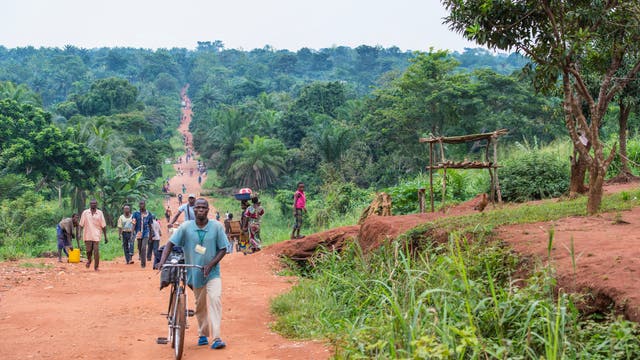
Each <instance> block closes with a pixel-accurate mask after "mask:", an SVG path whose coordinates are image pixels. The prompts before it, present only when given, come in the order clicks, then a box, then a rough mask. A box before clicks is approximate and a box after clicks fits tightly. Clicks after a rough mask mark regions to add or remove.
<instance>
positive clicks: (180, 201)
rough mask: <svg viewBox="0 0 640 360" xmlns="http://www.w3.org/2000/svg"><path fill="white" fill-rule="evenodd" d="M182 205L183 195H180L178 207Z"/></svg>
mask: <svg viewBox="0 0 640 360" xmlns="http://www.w3.org/2000/svg"><path fill="white" fill-rule="evenodd" d="M180 205H182V194H181V193H178V206H180Z"/></svg>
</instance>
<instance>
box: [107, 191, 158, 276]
mask: <svg viewBox="0 0 640 360" xmlns="http://www.w3.org/2000/svg"><path fill="white" fill-rule="evenodd" d="M138 206H139V208H138V209H139V210H138V211H136V212H134V213H131V206H130V205H125V206H124V207H123V208H122V211H123V213H122V215H120V217H119V218H118V223H117V227H118V236H119V237H120V240H121V241H122V250H123V252H124V257H125V260H126V262H127V264H133V263H134V261H133V255H134V242H135V241H137V242H138V260H140V266H141V267H142V268H145V267H146V266H147V261H149V262H150V261H151V260H152V259H153V260H154V264H155V263H157V262H158V259H159V257H160V255H159V254H158V248H159V246H160V237H161V236H162V228H161V226H160V222H159V221H158V219H157V218H156V217H155V216H154V215H153V214H152V213H151V212H150V211H148V210H147V203H146V201H145V200H141V201H140V202H139V203H138ZM154 268H155V266H154Z"/></svg>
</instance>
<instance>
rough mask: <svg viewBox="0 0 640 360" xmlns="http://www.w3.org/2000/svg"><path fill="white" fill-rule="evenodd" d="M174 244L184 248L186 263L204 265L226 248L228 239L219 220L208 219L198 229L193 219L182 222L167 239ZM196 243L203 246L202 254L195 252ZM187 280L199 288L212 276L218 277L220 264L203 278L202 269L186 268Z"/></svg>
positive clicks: (212, 277)
mask: <svg viewBox="0 0 640 360" xmlns="http://www.w3.org/2000/svg"><path fill="white" fill-rule="evenodd" d="M169 241H171V242H172V243H173V244H174V245H176V246H181V247H182V249H183V250H184V260H185V263H186V264H192V265H200V266H205V265H207V264H208V263H210V262H211V260H212V259H213V258H214V256H216V254H217V253H218V250H222V249H227V247H228V246H229V241H228V240H227V235H226V234H225V233H224V227H223V226H222V224H220V222H218V221H213V220H209V222H208V223H207V225H206V226H205V227H204V228H203V229H200V228H199V227H198V226H197V225H196V222H195V221H193V220H192V221H185V222H183V223H182V224H181V225H180V227H179V228H178V230H176V231H175V232H174V233H173V236H171V239H169ZM196 245H200V246H203V247H204V248H205V249H206V250H205V252H204V254H200V253H198V252H196ZM188 270H189V272H188V273H187V275H188V276H187V282H188V283H189V284H190V285H192V286H193V287H195V288H201V287H203V286H205V285H206V283H207V282H208V281H209V280H211V279H214V278H218V277H220V264H219V263H218V264H216V266H215V267H214V268H213V269H211V272H210V273H209V276H208V277H207V278H206V279H205V278H204V274H203V272H202V270H200V269H188Z"/></svg>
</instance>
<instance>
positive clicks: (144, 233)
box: [57, 183, 306, 349]
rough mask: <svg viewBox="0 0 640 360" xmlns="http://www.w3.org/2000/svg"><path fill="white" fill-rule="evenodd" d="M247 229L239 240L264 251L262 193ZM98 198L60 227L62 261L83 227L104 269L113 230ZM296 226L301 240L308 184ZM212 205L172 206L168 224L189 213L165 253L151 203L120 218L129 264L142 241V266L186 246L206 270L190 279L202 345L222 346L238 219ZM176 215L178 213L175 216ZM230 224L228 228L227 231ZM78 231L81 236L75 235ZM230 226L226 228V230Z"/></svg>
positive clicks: (246, 207)
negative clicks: (232, 226)
mask: <svg viewBox="0 0 640 360" xmlns="http://www.w3.org/2000/svg"><path fill="white" fill-rule="evenodd" d="M242 204H243V212H242V220H241V223H242V228H243V229H245V230H246V232H247V233H248V237H246V238H245V239H246V241H243V242H242V243H240V244H239V246H240V247H241V250H242V251H243V252H244V253H245V254H246V253H248V252H255V251H259V250H260V249H261V244H262V240H261V238H260V220H261V217H262V216H263V215H264V208H263V207H262V205H261V202H260V200H259V198H258V197H257V196H254V197H252V198H251V203H250V204H249V203H248V202H246V201H243V202H242ZM97 206H98V203H97V201H96V200H95V199H92V200H91V201H90V202H89V209H86V210H84V211H83V212H82V214H81V215H80V217H79V218H78V215H77V214H74V215H72V216H71V217H70V218H65V219H63V220H62V221H60V223H59V224H58V226H57V232H58V258H59V260H60V261H61V252H62V251H64V252H65V254H68V253H67V250H68V249H70V248H71V247H72V243H71V240H72V239H73V238H74V237H75V238H78V243H79V231H78V229H79V228H80V229H82V231H81V234H82V239H83V241H84V242H85V246H86V250H87V253H86V255H87V262H86V264H85V266H86V267H87V268H89V267H90V266H91V264H93V266H94V269H95V270H96V271H98V269H99V263H100V250H99V249H100V247H99V243H100V241H101V240H102V236H104V242H105V244H106V243H108V239H107V229H106V221H105V218H104V214H103V213H102V211H100V210H99V209H98V208H97ZM293 210H294V216H295V224H294V228H293V232H292V234H291V237H292V238H301V237H304V236H301V235H300V228H301V226H302V219H303V213H305V212H306V197H305V194H304V184H302V183H299V184H298V188H297V190H296V193H295V194H294V205H293ZM208 213H209V203H208V202H207V201H206V200H205V199H204V198H199V199H196V195H195V194H190V195H189V197H188V201H187V202H186V203H185V204H183V205H181V206H180V207H179V208H178V210H177V212H176V213H175V214H172V212H171V210H170V208H169V207H167V209H166V211H165V218H166V220H167V222H168V223H167V227H168V228H172V227H173V226H174V224H175V223H176V221H177V219H178V217H179V216H180V215H181V214H184V220H185V221H184V222H183V223H182V224H181V225H180V226H179V227H178V228H177V230H176V231H175V232H174V233H173V235H172V236H171V238H170V239H169V242H167V244H166V245H165V247H164V249H163V251H162V253H161V254H160V252H159V250H158V246H159V242H160V236H161V235H162V229H161V226H160V223H159V222H158V219H157V218H156V217H155V216H154V215H153V214H152V213H151V212H150V211H149V210H148V209H147V208H146V201H145V200H141V201H140V202H139V203H138V210H137V211H135V212H132V209H131V206H130V205H128V204H127V205H125V206H123V208H122V214H121V215H120V216H119V217H118V220H117V228H118V236H119V238H120V240H121V241H122V249H123V252H124V256H125V260H126V263H127V264H133V263H134V260H133V257H134V243H135V242H136V241H137V244H138V247H137V248H138V254H139V260H140V266H141V267H143V268H144V267H146V263H147V262H150V261H151V260H152V257H153V258H154V265H155V266H154V268H158V269H159V268H161V267H162V265H163V264H164V263H165V262H166V260H167V258H168V256H169V254H170V253H171V251H172V249H173V248H174V247H175V246H179V247H181V248H182V250H183V253H184V257H185V263H187V264H193V265H200V266H202V267H203V270H199V269H189V273H188V283H189V284H190V285H191V286H192V290H193V292H194V295H195V300H196V311H195V315H196V318H197V320H198V341H197V344H198V345H209V344H210V342H209V338H211V348H212V349H221V348H224V347H225V346H226V344H225V343H224V341H222V339H221V337H220V323H221V318H222V302H221V296H222V281H221V279H220V261H221V260H222V258H223V257H224V256H225V255H226V254H227V253H228V252H231V249H232V247H231V246H230V244H229V240H228V238H227V234H226V233H228V226H227V225H228V222H230V221H231V220H232V216H233V215H232V214H229V215H228V216H227V219H226V220H225V226H224V227H223V226H222V224H221V223H220V222H219V221H214V220H209V219H208ZM172 215H173V216H172ZM225 228H226V229H225ZM74 230H75V234H74ZM225 230H226V231H225Z"/></svg>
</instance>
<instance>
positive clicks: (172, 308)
mask: <svg viewBox="0 0 640 360" xmlns="http://www.w3.org/2000/svg"><path fill="white" fill-rule="evenodd" d="M178 289H179V288H178V286H175V285H173V286H171V296H169V311H168V312H167V319H168V320H169V337H168V342H169V344H171V348H172V349H173V348H174V347H175V345H174V344H175V342H174V341H173V337H174V334H175V331H174V329H175V325H176V315H175V314H176V303H177V302H178Z"/></svg>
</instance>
